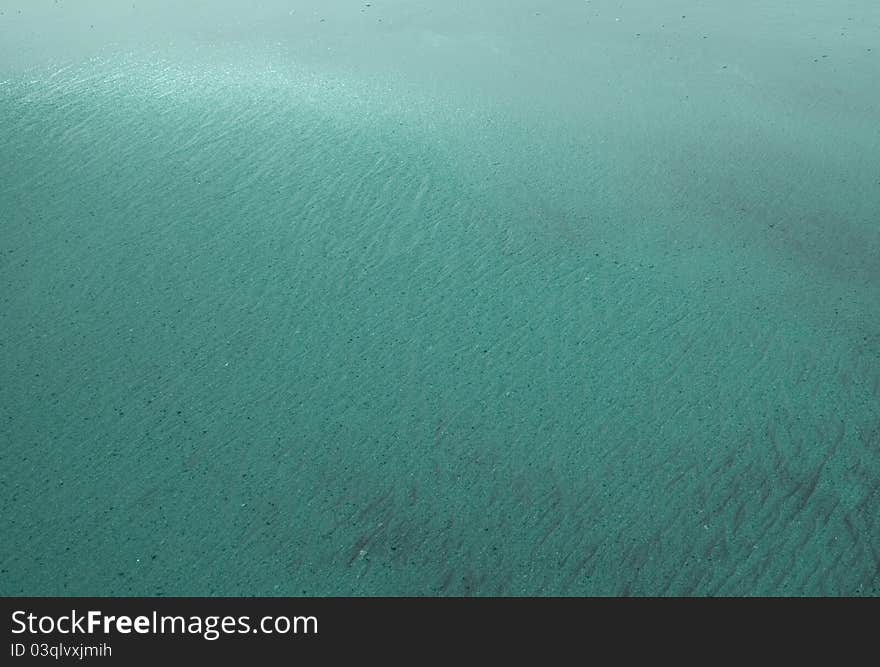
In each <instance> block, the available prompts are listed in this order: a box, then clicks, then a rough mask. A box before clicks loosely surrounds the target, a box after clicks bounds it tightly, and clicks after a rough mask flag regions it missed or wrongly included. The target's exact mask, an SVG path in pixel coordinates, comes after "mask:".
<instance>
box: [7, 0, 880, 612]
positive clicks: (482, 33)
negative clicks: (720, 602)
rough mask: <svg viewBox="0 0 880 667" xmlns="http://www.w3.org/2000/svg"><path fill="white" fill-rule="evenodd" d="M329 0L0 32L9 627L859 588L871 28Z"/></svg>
mask: <svg viewBox="0 0 880 667" xmlns="http://www.w3.org/2000/svg"><path fill="white" fill-rule="evenodd" d="M326 4H328V3H326V2H317V1H316V0H315V1H308V2H280V1H278V0H271V1H267V2H263V3H260V7H259V9H253V8H252V7H250V3H242V2H232V1H229V0H227V1H226V2H213V3H209V2H193V3H186V6H185V7H184V8H179V7H176V4H175V3H172V2H170V0H163V1H161V2H159V1H157V2H152V3H145V2H144V3H142V2H135V3H132V6H129V5H128V3H111V2H109V0H103V1H95V0H93V1H91V2H81V3H73V2H69V1H68V2H65V1H63V0H62V2H58V3H54V2H45V1H42V0H40V1H37V2H23V1H4V2H0V10H2V14H0V299H2V307H0V517H2V523H0V535H2V539H0V594H2V595H90V596H95V595H97V596H105V595H140V596H154V595H173V596H182V595H285V596H299V595H313V596H324V595H346V596H348V595H371V596H372V595H393V596H396V595H429V596H434V595H542V596H545V595H576V596H585V595H615V596H616V595H627V594H629V595H650V596H654V595H698V596H703V595H832V596H843V595H845V596H851V595H868V596H876V595H878V594H880V85H878V81H880V6H878V5H876V3H874V2H872V1H869V0H858V1H856V0H852V1H849V2H838V3H827V2H793V1H787V0H770V1H769V2H768V1H764V2H757V1H753V0H749V1H745V2H740V3H736V5H735V8H734V5H732V4H731V3H727V2H722V1H721V0H712V1H709V2H695V1H694V0H677V1H669V2H649V1H648V0H640V1H638V2H626V3H622V2H606V1H602V0H592V1H591V2H575V1H573V0H572V1H567V0H566V1H562V0H560V1H556V2H550V1H549V0H539V1H533V2H521V1H514V2H510V1H504V2H502V1H501V0H493V1H491V2H489V1H487V2H479V3H477V2H463V1H462V2H445V3H439V2H435V3H431V2H427V1H426V0H413V1H409V2H403V1H402V0H398V1H394V2H382V1H377V2H371V3H370V4H369V6H367V5H366V4H365V3H360V2H347V1H346V2H334V3H332V7H331V9H327V8H326V7H324V5H326ZM142 5H143V6H142ZM832 5H833V6H832Z"/></svg>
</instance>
